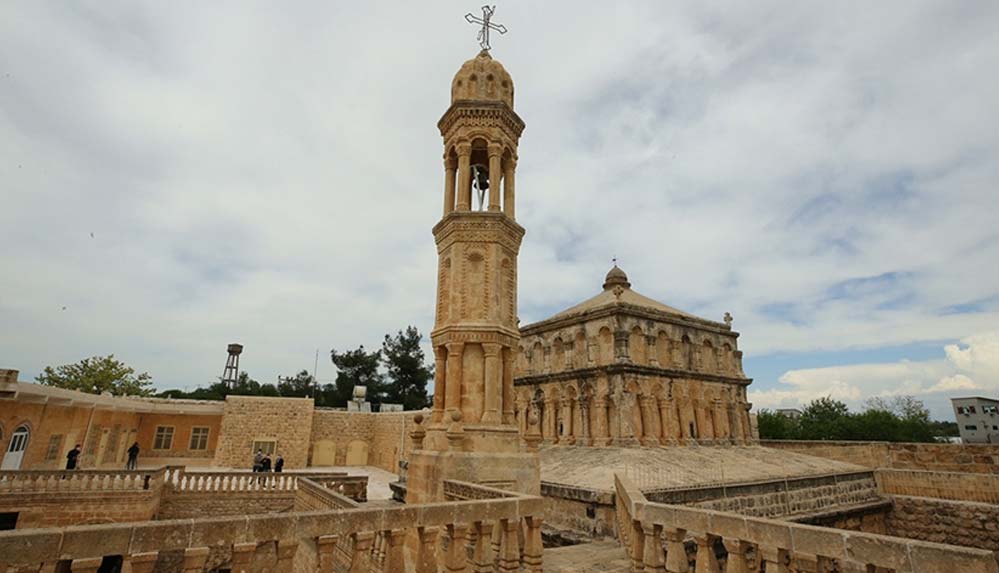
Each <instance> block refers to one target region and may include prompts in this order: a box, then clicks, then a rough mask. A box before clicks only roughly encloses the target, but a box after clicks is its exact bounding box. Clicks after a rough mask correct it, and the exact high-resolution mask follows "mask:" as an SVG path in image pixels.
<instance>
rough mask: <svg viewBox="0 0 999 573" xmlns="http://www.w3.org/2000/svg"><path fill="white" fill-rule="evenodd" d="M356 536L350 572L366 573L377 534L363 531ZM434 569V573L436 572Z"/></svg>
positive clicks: (354, 535)
mask: <svg viewBox="0 0 999 573" xmlns="http://www.w3.org/2000/svg"><path fill="white" fill-rule="evenodd" d="M353 537H354V554H353V555H352V556H351V558H350V571H349V573H364V572H365V570H366V569H367V565H368V555H367V553H368V551H370V550H371V543H372V542H373V541H374V539H375V534H374V533H371V532H362V533H355V534H353ZM436 571H437V570H436V569H434V573H436Z"/></svg>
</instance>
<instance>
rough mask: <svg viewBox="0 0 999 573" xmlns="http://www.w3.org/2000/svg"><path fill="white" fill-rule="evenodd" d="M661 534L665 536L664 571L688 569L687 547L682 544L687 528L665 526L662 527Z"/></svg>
mask: <svg viewBox="0 0 999 573" xmlns="http://www.w3.org/2000/svg"><path fill="white" fill-rule="evenodd" d="M663 534H664V536H665V537H666V571H669V573H687V572H688V571H690V564H689V563H688V562H687V548H686V547H684V546H683V539H684V538H685V537H686V536H687V530H686V529H677V528H673V527H666V528H663Z"/></svg>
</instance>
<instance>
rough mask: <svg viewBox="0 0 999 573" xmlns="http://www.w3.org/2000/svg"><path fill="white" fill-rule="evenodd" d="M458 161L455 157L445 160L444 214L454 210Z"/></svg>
mask: <svg viewBox="0 0 999 573" xmlns="http://www.w3.org/2000/svg"><path fill="white" fill-rule="evenodd" d="M457 168H458V162H457V161H456V160H455V159H454V158H453V157H448V158H446V159H445V160H444V214H445V215H447V214H448V213H450V212H451V211H454V174H455V171H456V170H457Z"/></svg>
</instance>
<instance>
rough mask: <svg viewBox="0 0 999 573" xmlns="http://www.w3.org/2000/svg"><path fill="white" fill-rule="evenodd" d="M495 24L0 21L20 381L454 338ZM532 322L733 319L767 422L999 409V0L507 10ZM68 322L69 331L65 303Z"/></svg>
mask: <svg viewBox="0 0 999 573" xmlns="http://www.w3.org/2000/svg"><path fill="white" fill-rule="evenodd" d="M477 10H478V4H475V3H471V2H454V1H448V2H444V1H436V2H393V3H389V2H294V3H274V2H259V3H257V2H250V1H238V2H208V3H205V2H170V3H163V2H132V1H130V2H112V1H110V0H95V1H91V2H71V3H67V2H43V1H39V0H30V1H29V0H24V1H17V0H14V1H9V2H3V3H2V4H0V177H2V179H0V264H2V268H3V273H2V275H0V276H2V278H0V367H6V368H15V369H20V370H21V372H22V374H21V378H22V380H30V379H31V378H33V377H34V376H35V375H36V374H37V373H38V372H39V371H40V370H41V369H42V368H43V367H44V366H45V365H50V364H63V363H67V362H75V361H77V360H79V359H81V358H83V357H86V356H90V355H95V354H107V353H114V354H115V355H116V356H117V357H119V358H121V359H123V360H125V361H126V362H128V363H129V364H131V365H134V366H135V367H136V368H138V369H139V370H146V371H149V372H150V373H151V374H152V375H153V377H154V380H155V381H156V385H157V387H159V388H170V387H181V388H193V387H194V386H196V385H199V384H204V383H207V382H210V381H212V379H213V377H215V376H218V375H219V374H220V373H221V370H222V367H223V366H224V363H225V346H226V344H227V343H229V342H234V341H239V342H242V343H243V344H244V345H245V346H246V351H245V353H244V356H243V359H242V366H243V367H244V369H246V370H247V371H249V372H250V374H251V375H252V376H254V377H255V378H257V379H259V380H262V381H273V380H275V378H276V377H277V376H278V375H280V374H292V373H294V372H296V371H298V370H300V369H303V368H309V369H311V368H312V366H313V360H314V357H315V352H316V349H317V348H318V349H320V353H321V356H320V363H319V377H320V378H321V379H329V378H332V376H333V375H334V372H333V369H332V366H331V365H330V363H329V361H328V358H327V356H328V350H329V349H330V348H331V347H336V348H347V347H355V346H356V345H358V344H364V345H366V346H368V347H373V346H377V345H378V344H379V342H380V340H381V337H382V336H383V335H384V334H385V333H386V332H393V331H395V330H398V329H399V328H402V327H405V326H406V325H408V324H414V325H416V326H418V327H419V328H420V329H421V331H423V332H428V331H429V330H430V328H431V327H432V321H433V316H432V312H433V302H434V289H435V264H436V260H435V251H434V245H433V238H432V235H431V233H430V228H431V227H432V225H433V224H434V223H435V222H436V221H437V220H438V219H439V217H440V207H441V195H442V181H443V175H442V167H441V153H442V149H441V141H440V135H439V133H437V131H436V122H437V119H438V118H439V117H440V115H441V114H442V113H443V112H444V110H445V109H446V107H447V105H448V103H449V101H448V98H449V86H450V81H451V77H452V75H453V74H454V72H455V71H456V70H457V69H458V68H459V66H460V65H461V63H462V62H463V61H464V60H466V59H468V58H470V57H473V56H474V55H475V54H476V52H477V45H476V43H475V30H474V29H472V28H471V27H470V26H469V25H467V24H466V23H465V22H464V20H463V19H462V15H463V14H465V13H466V12H468V11H477ZM496 20H497V21H499V22H502V23H504V24H506V25H507V26H508V27H509V29H510V32H509V33H508V34H507V35H506V36H502V37H495V38H494V42H493V45H494V50H493V55H494V57H496V58H497V59H499V60H501V61H502V62H503V63H504V64H505V65H506V67H507V69H508V70H509V71H510V72H511V74H512V75H513V78H514V81H515V83H516V89H517V91H516V96H517V100H516V110H517V112H518V113H519V114H520V115H521V117H523V118H524V120H525V121H526V122H527V129H526V131H525V133H524V136H523V139H522V141H521V147H520V163H519V173H518V192H519V194H518V216H519V221H520V222H521V223H522V224H523V225H524V226H525V227H526V228H527V231H528V234H527V236H526V238H525V242H524V246H523V248H522V251H521V258H520V281H521V282H520V288H521V291H520V315H521V318H522V321H523V322H524V323H527V322H532V321H535V320H539V319H542V318H545V317H546V316H548V315H550V314H552V313H554V312H556V311H558V310H561V309H563V308H565V307H568V306H570V305H572V304H575V303H576V302H578V301H580V300H582V299H584V298H586V297H588V296H590V295H592V294H595V293H596V292H597V291H598V290H599V288H600V284H601V282H602V278H603V275H604V273H605V272H606V271H607V269H608V267H609V266H610V259H611V257H613V256H617V257H618V258H619V260H620V261H621V266H622V267H623V268H624V269H625V270H626V271H627V272H628V273H629V276H630V277H631V280H632V283H633V284H634V286H635V288H636V290H638V291H640V292H642V293H644V294H646V295H649V296H652V297H654V298H658V299H660V300H663V301H665V302H667V303H669V304H671V305H674V306H677V307H680V308H683V309H685V310H688V311H691V312H695V313H698V314H701V315H703V316H706V317H709V318H714V319H720V318H721V316H722V314H723V313H724V312H725V311H730V312H731V313H732V314H733V315H734V316H735V323H734V327H735V328H736V329H737V330H739V331H740V332H741V333H742V338H741V339H740V344H741V347H742V348H743V349H744V351H745V352H746V360H745V366H746V370H747V374H748V375H749V376H751V377H753V378H755V382H754V384H753V387H752V388H754V389H755V391H754V392H753V393H752V395H751V399H752V401H753V402H754V403H756V405H757V406H761V407H775V406H778V405H797V404H799V403H801V402H803V401H807V400H810V399H812V398H815V397H818V396H823V395H832V396H833V397H836V398H840V399H843V400H845V401H847V402H848V403H850V404H851V405H859V404H860V403H861V402H862V401H863V399H864V398H866V397H868V396H872V395H890V394H897V393H906V394H915V395H917V396H919V397H920V398H922V399H924V400H925V401H926V402H927V403H928V404H930V405H931V406H932V407H933V411H934V414H936V415H937V416H939V417H949V416H950V414H949V413H948V405H947V404H948V402H947V399H946V398H947V396H950V395H956V394H992V395H994V394H997V393H999V227H997V225H996V216H997V214H999V209H997V205H999V192H997V184H999V114H997V113H996V102H997V101H999V82H997V81H996V80H995V72H996V70H997V69H999V35H997V34H996V33H995V22H997V21H999V4H997V3H995V2H989V1H987V0H982V1H972V2H959V3H955V2H920V1H915V0H904V1H898V2H888V1H885V2H877V3H859V2H835V3H829V2H823V3H820V2H790V1H786V2H766V1H759V2H752V3H735V2H732V3H711V2H702V1H698V2H662V1H659V0H654V1H649V2H616V3H607V2H583V1H579V0H577V1H575V2H567V1H553V0H547V1H545V2H527V1H521V2H504V3H501V4H500V5H499V7H498V9H497V13H496ZM64 307H65V308H64Z"/></svg>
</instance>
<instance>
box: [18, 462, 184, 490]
mask: <svg viewBox="0 0 999 573" xmlns="http://www.w3.org/2000/svg"><path fill="white" fill-rule="evenodd" d="M165 474H166V469H165V468H159V469H155V470H128V471H125V470H122V471H104V470H12V471H2V472H0V494H6V493H32V494H37V493H57V492H88V491H95V492H107V491H143V490H150V489H153V490H155V489H159V488H160V487H161V486H162V484H163V483H164V479H165Z"/></svg>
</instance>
